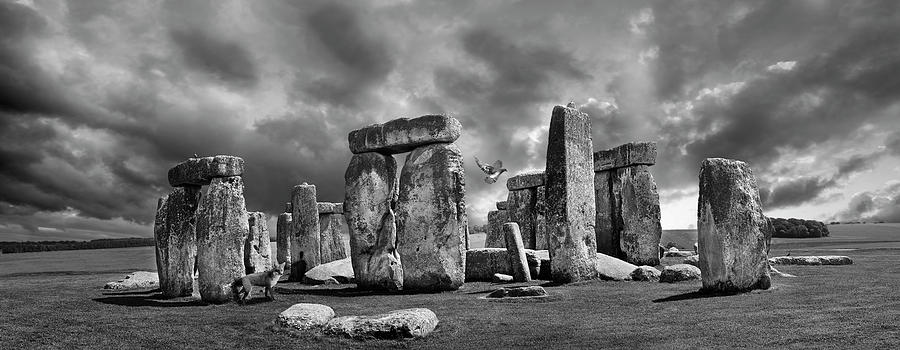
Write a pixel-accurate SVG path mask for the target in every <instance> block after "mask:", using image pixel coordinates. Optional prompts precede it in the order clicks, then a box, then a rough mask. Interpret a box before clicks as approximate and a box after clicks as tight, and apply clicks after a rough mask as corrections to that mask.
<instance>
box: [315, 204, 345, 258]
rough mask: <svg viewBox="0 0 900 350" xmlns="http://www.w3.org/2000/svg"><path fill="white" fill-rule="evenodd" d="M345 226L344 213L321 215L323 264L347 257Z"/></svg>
mask: <svg viewBox="0 0 900 350" xmlns="http://www.w3.org/2000/svg"><path fill="white" fill-rule="evenodd" d="M345 226H346V223H345V220H344V213H343V211H342V212H340V213H323V214H319V234H320V241H321V244H322V245H321V249H322V262H321V263H322V264H324V263H329V262H332V261H335V260H341V259H343V258H346V257H347V252H346V251H345V250H344V227H345Z"/></svg>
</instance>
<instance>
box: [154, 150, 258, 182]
mask: <svg viewBox="0 0 900 350" xmlns="http://www.w3.org/2000/svg"><path fill="white" fill-rule="evenodd" d="M243 174H244V159H243V158H241V157H234V156H223V155H219V156H214V157H201V158H188V160H186V161H183V162H181V163H178V165H175V166H174V167H172V168H171V169H169V176H168V177H169V185H172V187H180V186H185V185H194V186H203V185H209V182H210V181H212V179H213V178H215V177H230V176H241V175H243Z"/></svg>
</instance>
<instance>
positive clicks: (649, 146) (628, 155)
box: [594, 142, 656, 172]
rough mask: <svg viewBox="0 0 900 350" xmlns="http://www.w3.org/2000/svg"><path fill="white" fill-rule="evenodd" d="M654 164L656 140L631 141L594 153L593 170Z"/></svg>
mask: <svg viewBox="0 0 900 350" xmlns="http://www.w3.org/2000/svg"><path fill="white" fill-rule="evenodd" d="M653 164H656V142H631V143H626V144H624V145H621V146H618V147H615V148H613V149H608V150H603V151H598V152H595V153H594V171H595V172H600V171H607V170H613V169H618V168H624V167H628V166H633V165H653Z"/></svg>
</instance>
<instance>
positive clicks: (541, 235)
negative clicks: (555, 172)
mask: <svg viewBox="0 0 900 350" xmlns="http://www.w3.org/2000/svg"><path fill="white" fill-rule="evenodd" d="M535 195H536V199H535V201H534V249H536V250H548V249H550V235H549V231H547V187H545V186H539V187H536V188H535Z"/></svg>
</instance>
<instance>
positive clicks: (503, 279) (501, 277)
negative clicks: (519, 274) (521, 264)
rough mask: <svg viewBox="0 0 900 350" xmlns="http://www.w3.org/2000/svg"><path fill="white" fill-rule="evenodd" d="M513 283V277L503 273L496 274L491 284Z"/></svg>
mask: <svg viewBox="0 0 900 350" xmlns="http://www.w3.org/2000/svg"><path fill="white" fill-rule="evenodd" d="M512 281H513V276H510V275H506V274H502V273H495V274H494V277H493V278H491V282H493V283H510V282H512Z"/></svg>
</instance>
